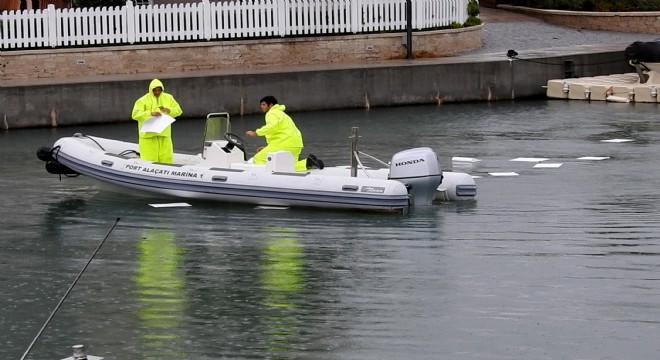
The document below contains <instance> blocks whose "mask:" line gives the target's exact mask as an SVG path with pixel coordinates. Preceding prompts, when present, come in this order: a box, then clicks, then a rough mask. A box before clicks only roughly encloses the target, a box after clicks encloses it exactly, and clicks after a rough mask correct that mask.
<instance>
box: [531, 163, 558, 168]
mask: <svg viewBox="0 0 660 360" xmlns="http://www.w3.org/2000/svg"><path fill="white" fill-rule="evenodd" d="M562 165H564V164H563V163H543V164H536V165H534V166H533V167H535V168H548V169H556V168H558V167H560V166H562Z"/></svg>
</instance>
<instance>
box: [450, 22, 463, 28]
mask: <svg viewBox="0 0 660 360" xmlns="http://www.w3.org/2000/svg"><path fill="white" fill-rule="evenodd" d="M462 27H463V24H461V23H457V22H456V21H452V22H451V23H450V24H449V28H450V29H460V28H462Z"/></svg>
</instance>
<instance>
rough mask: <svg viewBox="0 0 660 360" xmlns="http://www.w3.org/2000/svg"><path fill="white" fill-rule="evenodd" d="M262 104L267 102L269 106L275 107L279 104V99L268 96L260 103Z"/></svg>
mask: <svg viewBox="0 0 660 360" xmlns="http://www.w3.org/2000/svg"><path fill="white" fill-rule="evenodd" d="M262 102H265V103H266V104H267V105H275V104H277V99H275V96H272V95H268V96H264V98H263V99H261V100H260V101H259V103H260V104H261V103H262Z"/></svg>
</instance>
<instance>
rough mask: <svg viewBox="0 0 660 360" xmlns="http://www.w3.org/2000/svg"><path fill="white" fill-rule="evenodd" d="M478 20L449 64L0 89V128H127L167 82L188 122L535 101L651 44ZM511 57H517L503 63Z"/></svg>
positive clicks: (302, 68)
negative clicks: (273, 113) (277, 111)
mask: <svg viewBox="0 0 660 360" xmlns="http://www.w3.org/2000/svg"><path fill="white" fill-rule="evenodd" d="M481 17H482V20H483V21H484V23H485V24H484V26H483V30H482V31H483V45H482V47H481V48H479V49H476V50H471V51H466V52H463V53H460V54H455V55H454V56H450V57H442V58H421V59H411V60H408V59H395V60H380V61H369V62H362V63H333V64H312V65H296V66H272V67H268V68H258V69H240V68H239V69H224V70H208V71H195V72H186V73H167V74H163V73H144V74H126V75H100V76H84V77H70V78H66V79H62V78H59V79H33V80H29V81H26V80H21V81H2V82H1V83H0V103H1V104H3V106H2V107H1V108H0V128H2V129H16V128H30V127H55V126H73V125H78V124H93V123H110V122H120V121H131V120H130V111H131V109H132V106H133V102H134V101H135V99H137V98H138V97H139V96H141V95H142V94H144V93H145V92H146V91H147V86H148V82H149V80H150V79H152V78H160V79H161V80H163V82H164V83H165V87H166V89H167V91H168V92H171V93H172V94H173V95H174V96H175V97H176V98H177V100H178V101H179V102H180V103H181V105H182V107H183V109H184V117H188V118H203V117H204V116H206V114H207V113H209V112H219V111H227V112H229V113H230V114H232V116H237V115H244V114H251V113H257V112H259V104H258V101H259V99H260V98H261V97H263V96H265V95H269V94H270V95H275V96H276V97H277V98H278V99H279V100H280V101H282V102H283V103H285V104H286V105H287V107H288V109H289V111H290V112H299V111H318V110H326V109H338V108H370V107H381V106H395V105H413V104H438V105H441V104H443V103H446V102H469V101H498V100H513V99H521V98H526V97H539V96H545V89H544V88H543V86H544V85H546V83H547V81H548V80H550V79H561V78H564V77H565V76H567V75H568V76H597V75H603V74H614V73H623V72H630V71H631V67H629V66H628V65H627V64H626V63H625V61H624V59H623V50H624V49H625V47H626V46H628V45H629V44H630V43H632V42H633V41H650V40H652V39H653V35H650V34H635V33H618V32H605V31H588V30H576V29H571V28H565V27H560V26H555V25H550V24H547V23H544V22H542V21H540V20H539V19H537V18H534V17H530V16H526V15H522V14H517V13H513V12H508V11H503V10H498V9H486V8H482V16H481ZM509 49H514V50H516V51H517V52H518V54H519V55H518V59H509V58H508V57H507V56H506V53H507V51H508V50H509Z"/></svg>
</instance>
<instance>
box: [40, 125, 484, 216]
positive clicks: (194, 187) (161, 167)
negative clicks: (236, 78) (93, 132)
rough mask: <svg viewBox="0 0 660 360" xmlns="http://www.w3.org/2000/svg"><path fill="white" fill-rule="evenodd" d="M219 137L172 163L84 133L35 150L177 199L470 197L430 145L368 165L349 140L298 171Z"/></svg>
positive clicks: (402, 207)
mask: <svg viewBox="0 0 660 360" xmlns="http://www.w3.org/2000/svg"><path fill="white" fill-rule="evenodd" d="M217 114H223V117H224V116H226V120H225V121H226V122H227V124H229V121H228V115H224V114H225V113H215V114H209V117H208V119H207V132H208V129H209V125H208V124H209V120H213V119H215V118H217ZM212 115H213V117H212ZM211 128H216V129H217V128H218V125H213V126H211ZM229 128H230V127H229V125H227V129H229ZM353 129H354V131H357V128H353ZM221 137H222V139H208V140H205V141H204V145H203V149H202V152H201V153H198V154H184V153H179V152H175V154H174V162H173V163H172V164H164V163H158V162H151V161H145V160H142V159H140V157H139V153H138V144H136V143H131V142H125V141H118V140H112V139H106V138H101V137H96V136H89V135H83V134H74V135H73V136H70V137H64V138H60V139H59V140H57V141H56V142H55V144H54V145H53V146H52V147H42V148H41V149H39V151H38V152H37V156H38V157H39V159H41V160H43V161H45V162H46V170H47V171H48V172H49V173H52V174H58V175H60V176H62V175H65V176H76V175H85V176H87V177H90V178H93V179H95V180H98V181H100V182H103V183H106V184H110V185H114V187H115V188H116V187H119V188H120V189H121V191H122V192H126V190H132V191H131V193H135V194H138V195H139V194H146V195H149V196H163V197H169V198H179V199H193V200H194V199H198V200H217V201H224V202H235V203H245V204H254V205H259V206H277V207H315V208H327V209H347V210H367V211H382V212H407V211H408V210H410V208H412V207H417V206H430V205H432V204H433V203H435V202H442V201H460V200H473V199H474V198H475V196H476V191H477V189H476V184H475V182H474V179H473V178H472V177H471V176H470V175H468V174H465V173H455V172H442V170H441V168H440V164H439V161H438V158H437V155H436V153H435V152H434V151H433V150H432V149H430V148H428V147H419V148H413V149H407V150H403V151H400V152H397V153H396V154H394V155H393V156H392V158H391V161H390V162H389V166H387V167H383V168H370V167H365V166H362V162H361V160H360V158H359V155H360V152H359V151H357V145H356V141H357V140H354V145H353V147H354V149H353V150H354V151H353V154H354V156H355V157H354V159H352V160H351V165H346V166H331V167H330V166H329V167H325V168H323V169H310V170H307V171H304V172H297V171H295V170H294V163H295V161H294V158H293V155H292V154H291V153H290V152H286V151H278V152H273V153H269V154H268V160H267V163H266V164H265V165H260V164H254V163H251V162H250V161H249V160H247V159H246V158H247V157H246V154H245V148H244V143H243V140H242V139H241V138H240V137H238V136H236V135H234V134H232V133H231V132H226V133H224V135H222V136H221ZM205 138H207V136H205ZM354 138H355V139H357V133H356V134H355V136H354ZM367 156H368V155H367ZM386 165H387V164H386Z"/></svg>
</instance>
